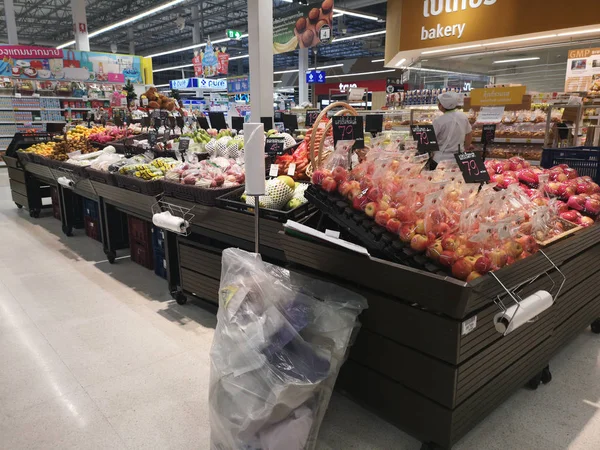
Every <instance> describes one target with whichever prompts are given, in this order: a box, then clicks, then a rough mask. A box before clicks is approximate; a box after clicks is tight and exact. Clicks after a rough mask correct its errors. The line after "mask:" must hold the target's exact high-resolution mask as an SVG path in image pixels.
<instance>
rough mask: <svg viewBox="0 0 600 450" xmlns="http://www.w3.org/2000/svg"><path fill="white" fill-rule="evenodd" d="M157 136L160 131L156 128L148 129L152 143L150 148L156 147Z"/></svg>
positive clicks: (149, 142) (149, 139)
mask: <svg viewBox="0 0 600 450" xmlns="http://www.w3.org/2000/svg"><path fill="white" fill-rule="evenodd" d="M157 136H158V133H157V132H156V131H155V130H150V131H148V144H149V145H150V148H154V146H155V145H156V137H157Z"/></svg>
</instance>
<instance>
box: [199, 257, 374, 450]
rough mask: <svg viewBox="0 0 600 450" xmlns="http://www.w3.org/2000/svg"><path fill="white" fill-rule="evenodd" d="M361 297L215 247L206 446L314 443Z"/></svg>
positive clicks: (275, 448)
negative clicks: (218, 256) (215, 306)
mask: <svg viewBox="0 0 600 450" xmlns="http://www.w3.org/2000/svg"><path fill="white" fill-rule="evenodd" d="M366 307H367V302H366V299H365V298H364V297H362V296H361V295H358V294H356V293H354V292H351V291H349V290H347V289H344V288H342V287H339V286H336V285H334V284H331V283H327V282H323V281H319V280H315V279H312V278H309V277H306V276H304V275H299V274H296V273H293V272H290V271H288V270H286V269H283V268H281V267H278V266H274V265H271V264H268V263H265V262H264V261H262V259H261V257H260V255H257V254H254V253H248V252H245V251H243V250H239V249H232V248H230V249H227V250H225V251H224V252H223V258H222V271H221V285H220V290H219V311H218V314H217V318H218V324H217V328H216V330H215V336H214V340H213V345H212V349H211V352H210V355H211V375H210V390H209V408H210V423H211V448H212V449H215V450H216V449H218V450H236V449H244V450H250V449H252V450H307V449H313V448H314V447H315V444H316V438H317V434H318V431H319V426H320V424H321V421H322V419H323V416H324V414H325V411H326V409H327V405H328V404H329V399H330V396H331V392H332V389H333V386H334V384H335V380H336V378H337V375H338V372H339V369H340V367H341V365H342V363H343V362H344V360H345V358H346V355H347V351H348V347H349V346H350V344H351V342H352V338H353V336H354V332H355V331H356V330H357V329H358V321H357V320H356V318H357V316H358V315H359V314H360V313H361V311H362V310H363V309H365V308H366Z"/></svg>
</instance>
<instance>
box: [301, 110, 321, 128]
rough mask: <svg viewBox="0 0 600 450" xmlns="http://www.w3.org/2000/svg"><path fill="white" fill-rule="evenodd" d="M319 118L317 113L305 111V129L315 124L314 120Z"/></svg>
mask: <svg viewBox="0 0 600 450" xmlns="http://www.w3.org/2000/svg"><path fill="white" fill-rule="evenodd" d="M317 117H319V111H306V118H305V119H304V126H305V127H307V128H308V127H312V126H313V125H314V124H315V120H317Z"/></svg>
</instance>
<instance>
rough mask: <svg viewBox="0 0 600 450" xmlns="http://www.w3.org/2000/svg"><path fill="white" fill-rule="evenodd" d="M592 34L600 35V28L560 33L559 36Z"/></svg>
mask: <svg viewBox="0 0 600 450" xmlns="http://www.w3.org/2000/svg"><path fill="white" fill-rule="evenodd" d="M591 33H600V28H594V29H592V30H581V31H571V32H568V33H558V34H557V36H575V35H577V34H591Z"/></svg>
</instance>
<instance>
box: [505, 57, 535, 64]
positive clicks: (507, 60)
mask: <svg viewBox="0 0 600 450" xmlns="http://www.w3.org/2000/svg"><path fill="white" fill-rule="evenodd" d="M538 59H541V58H540V57H539V56H533V57H531V58H517V59H502V60H500V61H494V64H505V63H513V62H521V61H537V60H538Z"/></svg>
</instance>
